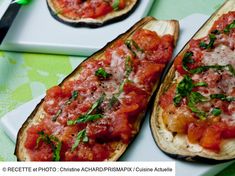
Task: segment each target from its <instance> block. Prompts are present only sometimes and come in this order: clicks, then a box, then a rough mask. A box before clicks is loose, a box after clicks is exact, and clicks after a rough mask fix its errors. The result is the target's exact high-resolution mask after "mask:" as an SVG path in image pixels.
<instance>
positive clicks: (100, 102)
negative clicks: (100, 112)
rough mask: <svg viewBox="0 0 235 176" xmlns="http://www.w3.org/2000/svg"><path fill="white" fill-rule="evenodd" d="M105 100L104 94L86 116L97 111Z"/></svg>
mask: <svg viewBox="0 0 235 176" xmlns="http://www.w3.org/2000/svg"><path fill="white" fill-rule="evenodd" d="M104 98H105V94H102V95H101V97H100V98H99V99H98V100H97V101H96V102H95V103H94V104H93V105H92V107H91V109H90V110H89V111H88V112H87V113H86V115H89V114H90V113H92V112H93V111H94V110H95V109H97V108H98V107H99V106H100V105H101V104H102V102H103V101H104Z"/></svg>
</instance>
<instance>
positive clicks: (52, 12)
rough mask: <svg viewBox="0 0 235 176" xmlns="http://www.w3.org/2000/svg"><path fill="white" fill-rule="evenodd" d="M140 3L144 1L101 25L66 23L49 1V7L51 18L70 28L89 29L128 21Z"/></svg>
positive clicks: (96, 23) (138, 0) (138, 1)
mask: <svg viewBox="0 0 235 176" xmlns="http://www.w3.org/2000/svg"><path fill="white" fill-rule="evenodd" d="M140 1H142V0H137V1H136V3H135V5H134V6H133V7H132V8H131V9H130V10H129V11H128V12H127V13H125V14H123V15H120V16H117V17H114V18H111V19H109V20H106V21H104V22H103V23H99V22H69V21H65V20H63V19H61V18H60V17H59V16H58V15H57V14H56V13H55V12H54V11H53V10H52V9H51V7H50V5H49V4H48V1H47V7H48V9H49V12H50V14H51V16H52V17H53V18H54V19H56V20H57V21H59V22H61V23H63V24H66V25H68V26H72V27H88V28H99V27H102V26H106V25H109V24H111V23H115V22H119V21H122V20H124V19H126V18H127V17H129V16H130V15H131V14H132V13H133V12H134V11H135V10H136V8H137V7H138V6H139V4H140Z"/></svg>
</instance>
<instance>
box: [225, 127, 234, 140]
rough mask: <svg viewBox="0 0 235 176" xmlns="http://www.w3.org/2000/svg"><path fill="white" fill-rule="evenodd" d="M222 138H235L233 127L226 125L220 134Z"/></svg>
mask: <svg viewBox="0 0 235 176" xmlns="http://www.w3.org/2000/svg"><path fill="white" fill-rule="evenodd" d="M222 137H223V138H225V139H231V138H235V125H228V126H227V128H225V129H224V131H223V132H222Z"/></svg>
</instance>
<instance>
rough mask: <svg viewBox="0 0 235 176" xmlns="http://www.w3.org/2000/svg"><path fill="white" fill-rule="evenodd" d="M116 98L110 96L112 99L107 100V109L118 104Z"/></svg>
mask: <svg viewBox="0 0 235 176" xmlns="http://www.w3.org/2000/svg"><path fill="white" fill-rule="evenodd" d="M118 101H119V100H118V97H117V95H116V94H114V95H113V96H112V98H111V99H110V100H109V107H113V105H115V104H116V103H117V102H118Z"/></svg>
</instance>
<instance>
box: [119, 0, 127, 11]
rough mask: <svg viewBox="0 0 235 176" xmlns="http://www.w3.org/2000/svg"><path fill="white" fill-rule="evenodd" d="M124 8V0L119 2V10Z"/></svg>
mask: <svg viewBox="0 0 235 176" xmlns="http://www.w3.org/2000/svg"><path fill="white" fill-rule="evenodd" d="M125 7H126V0H119V9H124V8H125Z"/></svg>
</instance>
